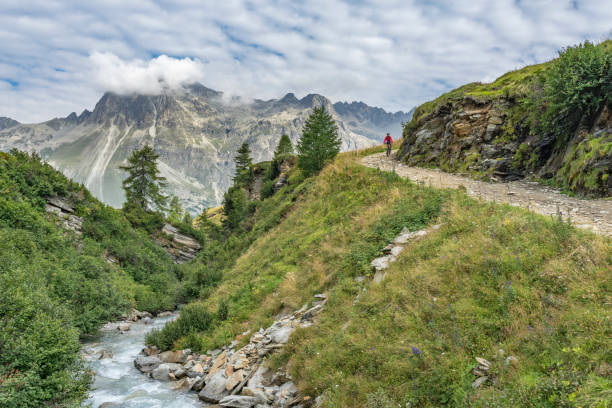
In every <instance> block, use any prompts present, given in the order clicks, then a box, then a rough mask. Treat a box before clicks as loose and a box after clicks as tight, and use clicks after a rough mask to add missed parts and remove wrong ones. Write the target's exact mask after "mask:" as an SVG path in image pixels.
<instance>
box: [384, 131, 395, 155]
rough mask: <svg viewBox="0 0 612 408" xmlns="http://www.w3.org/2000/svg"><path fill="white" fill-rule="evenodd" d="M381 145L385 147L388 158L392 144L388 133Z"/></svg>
mask: <svg viewBox="0 0 612 408" xmlns="http://www.w3.org/2000/svg"><path fill="white" fill-rule="evenodd" d="M383 143H384V144H386V145H387V157H389V156H390V155H391V145H392V144H393V139H392V138H391V135H390V134H389V133H387V136H386V137H385V140H383Z"/></svg>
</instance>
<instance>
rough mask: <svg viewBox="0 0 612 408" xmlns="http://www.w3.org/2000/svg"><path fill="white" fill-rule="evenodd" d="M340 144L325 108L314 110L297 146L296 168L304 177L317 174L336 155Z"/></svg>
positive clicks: (333, 123)
mask: <svg viewBox="0 0 612 408" xmlns="http://www.w3.org/2000/svg"><path fill="white" fill-rule="evenodd" d="M341 143H342V142H341V140H340V137H339V136H338V127H337V126H336V122H335V121H334V119H333V118H332V117H331V115H330V114H329V113H327V111H326V110H325V107H323V106H321V107H318V108H314V109H313V110H312V114H311V115H310V116H309V117H308V119H307V120H306V124H305V125H304V131H303V132H302V137H301V138H300V141H299V142H298V145H297V151H298V166H299V167H300V168H301V169H302V170H303V171H304V173H305V174H306V175H312V174H314V173H317V172H318V171H320V170H321V169H322V168H323V166H324V165H325V163H326V162H327V161H329V160H331V159H333V158H334V157H335V156H336V155H337V154H338V152H339V151H340V144H341Z"/></svg>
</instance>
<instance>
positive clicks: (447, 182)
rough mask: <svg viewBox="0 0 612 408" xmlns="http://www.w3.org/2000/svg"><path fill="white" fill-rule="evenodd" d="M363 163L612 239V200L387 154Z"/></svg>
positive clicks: (375, 155) (368, 157)
mask: <svg viewBox="0 0 612 408" xmlns="http://www.w3.org/2000/svg"><path fill="white" fill-rule="evenodd" d="M361 162H362V163H363V164H364V165H366V166H368V167H374V168H379V169H381V170H387V171H392V170H393V169H395V172H396V173H397V174H399V175H400V176H402V177H408V178H409V179H410V180H412V181H415V182H421V183H424V184H425V185H431V186H432V187H441V188H457V187H459V186H464V187H465V188H466V189H467V192H468V193H469V194H470V195H471V196H475V197H478V198H481V199H483V200H486V201H494V202H497V203H508V204H511V205H515V206H520V207H524V208H527V209H530V210H532V211H535V212H537V213H539V214H543V215H556V214H557V211H560V212H561V214H562V216H563V219H564V220H566V219H567V218H568V214H569V215H570V216H571V220H572V223H573V224H574V225H576V226H577V227H581V228H588V229H591V230H592V231H594V232H597V233H599V234H604V235H609V236H612V199H609V200H581V199H578V198H573V197H569V196H566V195H564V194H561V193H559V192H558V191H557V190H554V189H552V188H550V187H546V186H543V185H541V184H539V183H536V182H532V181H524V180H520V181H512V182H509V183H489V182H485V181H477V180H473V179H470V178H468V177H464V176H459V175H456V174H449V173H444V172H442V171H438V170H430V169H423V168H419V167H409V166H406V165H405V164H402V163H399V162H398V161H396V160H392V159H388V158H387V157H385V154H384V153H379V154H373V155H371V156H367V157H364V158H363V159H361Z"/></svg>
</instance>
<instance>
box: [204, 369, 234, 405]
mask: <svg viewBox="0 0 612 408" xmlns="http://www.w3.org/2000/svg"><path fill="white" fill-rule="evenodd" d="M226 380H227V378H225V373H224V372H223V371H218V372H217V373H215V374H214V375H213V376H212V377H210V378H209V379H208V381H207V382H206V385H205V386H204V388H202V391H200V393H199V394H198V397H199V398H200V399H201V400H202V401H204V402H209V403H211V404H216V403H218V402H219V401H221V400H222V399H223V397H225V396H227V395H228V394H229V392H228V391H227V390H226V389H225V382H226Z"/></svg>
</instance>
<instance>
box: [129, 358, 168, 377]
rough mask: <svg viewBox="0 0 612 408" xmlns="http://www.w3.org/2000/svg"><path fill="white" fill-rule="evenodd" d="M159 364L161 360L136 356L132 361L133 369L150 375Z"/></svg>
mask: <svg viewBox="0 0 612 408" xmlns="http://www.w3.org/2000/svg"><path fill="white" fill-rule="evenodd" d="M160 364H161V360H160V359H159V358H157V357H150V356H138V357H136V359H135V360H134V367H136V368H137V369H138V371H140V372H143V373H150V372H151V371H153V370H154V369H156V368H157V367H158V366H159V365H160Z"/></svg>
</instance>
